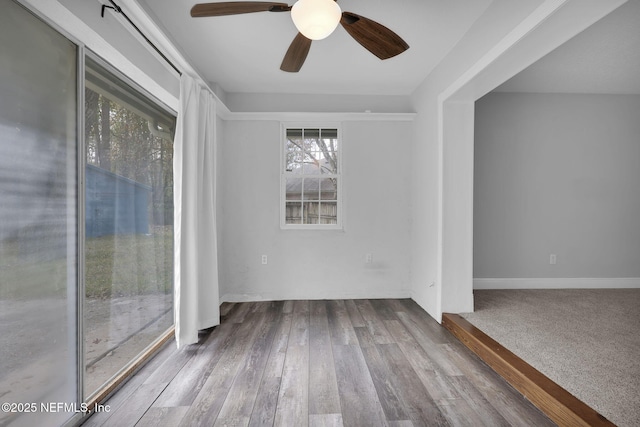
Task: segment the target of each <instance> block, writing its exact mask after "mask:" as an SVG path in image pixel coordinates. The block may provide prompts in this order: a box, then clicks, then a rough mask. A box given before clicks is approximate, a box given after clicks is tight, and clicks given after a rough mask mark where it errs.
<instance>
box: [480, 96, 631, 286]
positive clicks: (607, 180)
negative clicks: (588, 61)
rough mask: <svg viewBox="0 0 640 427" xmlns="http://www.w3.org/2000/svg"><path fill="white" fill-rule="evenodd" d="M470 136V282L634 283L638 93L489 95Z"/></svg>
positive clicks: (529, 283)
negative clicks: (472, 147) (552, 258)
mask: <svg viewBox="0 0 640 427" xmlns="http://www.w3.org/2000/svg"><path fill="white" fill-rule="evenodd" d="M475 134H476V138H475V147H476V151H475V152H476V154H475V201H474V230H475V235H474V277H475V278H633V277H636V278H637V277H640V263H638V260H639V259H640V186H639V185H638V184H639V183H640V167H638V162H639V161H640V95H627V96H624V95H569V94H525V93H491V94H489V95H487V96H485V97H483V98H482V99H480V100H479V101H478V102H477V103H476V128H475ZM552 253H553V254H556V255H557V264H555V265H551V264H550V263H549V255H550V254H552ZM543 282H544V283H546V284H547V285H551V284H552V283H553V282H551V281H548V280H547V281H543ZM516 283H518V282H517V281H516V282H515V283H514V286H515V285H516ZM526 283H527V286H532V283H533V282H532V281H527V282H526ZM556 283H558V284H559V285H562V283H563V281H562V280H560V281H557V282H556ZM485 286H486V281H485Z"/></svg>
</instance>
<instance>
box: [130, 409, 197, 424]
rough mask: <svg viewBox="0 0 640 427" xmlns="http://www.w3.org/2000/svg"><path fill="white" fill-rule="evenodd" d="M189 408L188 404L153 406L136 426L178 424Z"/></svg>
mask: <svg viewBox="0 0 640 427" xmlns="http://www.w3.org/2000/svg"><path fill="white" fill-rule="evenodd" d="M188 410H189V407H188V406H176V407H171V408H157V407H153V406H152V407H151V408H149V410H148V411H147V412H145V414H144V416H143V417H142V418H140V421H138V422H137V424H136V427H158V426H177V425H180V422H181V421H182V419H183V418H184V416H185V414H186V413H187V411H188Z"/></svg>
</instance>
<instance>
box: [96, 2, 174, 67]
mask: <svg viewBox="0 0 640 427" xmlns="http://www.w3.org/2000/svg"><path fill="white" fill-rule="evenodd" d="M109 3H111V4H112V5H113V6H109V5H106V4H103V5H102V11H101V12H100V16H102V17H103V18H104V10H105V9H112V10H113V11H114V12H115V13H119V14H120V15H122V16H124V19H126V20H127V22H128V23H129V24H131V26H132V27H133V28H134V29H135V30H136V31H137V32H138V34H140V35H141V36H142V38H143V39H145V41H146V42H147V43H149V46H151V47H152V48H153V49H154V50H155V51H156V52H158V55H160V56H161V57H162V59H164V60H165V61H166V62H167V64H169V65H170V66H171V68H173V69H174V70H176V72H177V73H178V74H180V75H182V72H181V71H180V70H179V69H178V67H176V66H175V65H174V64H173V62H171V61H170V60H169V58H167V57H166V56H165V54H164V53H162V52H161V51H160V49H158V47H157V46H156V45H155V44H153V42H152V41H151V40H149V38H148V37H147V36H146V35H144V33H143V32H142V31H141V30H140V28H138V26H137V25H136V24H134V23H133V21H132V20H131V19H129V17H128V16H127V14H126V13H124V11H123V10H122V8H121V7H120V6H118V5H117V4H116V3H115V2H114V1H113V0H109Z"/></svg>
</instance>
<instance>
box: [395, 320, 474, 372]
mask: <svg viewBox="0 0 640 427" xmlns="http://www.w3.org/2000/svg"><path fill="white" fill-rule="evenodd" d="M397 315H398V319H400V322H401V323H402V324H403V325H404V327H405V328H406V329H407V331H409V332H410V333H411V335H413V337H414V339H415V340H416V342H417V343H418V344H420V347H422V349H423V350H424V351H425V352H426V353H427V355H428V356H429V358H430V359H431V364H432V365H433V369H435V370H438V371H440V372H442V374H443V375H462V372H460V370H459V369H458V368H457V367H456V365H455V364H454V363H452V362H451V361H450V360H449V359H448V358H447V357H445V355H444V353H443V351H442V349H441V347H439V346H442V345H444V344H443V343H441V340H439V339H437V337H434V336H432V334H431V333H430V331H431V329H430V328H427V327H426V326H425V322H424V321H418V320H416V318H415V316H412V315H410V314H407V313H397ZM433 322H434V323H435V320H433ZM434 338H435V339H434Z"/></svg>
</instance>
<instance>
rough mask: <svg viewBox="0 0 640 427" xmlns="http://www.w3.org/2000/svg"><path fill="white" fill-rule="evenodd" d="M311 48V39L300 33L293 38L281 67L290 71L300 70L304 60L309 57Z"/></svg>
mask: <svg viewBox="0 0 640 427" xmlns="http://www.w3.org/2000/svg"><path fill="white" fill-rule="evenodd" d="M309 48H311V39H308V38H306V37H305V36H303V35H302V34H301V33H298V35H297V36H296V38H295V39H293V42H291V45H290V46H289V49H288V50H287V53H286V54H285V55H284V59H283V60H282V65H280V69H281V70H282V71H287V72H289V73H297V72H298V71H300V68H302V64H304V60H305V59H307V54H308V53H309Z"/></svg>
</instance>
